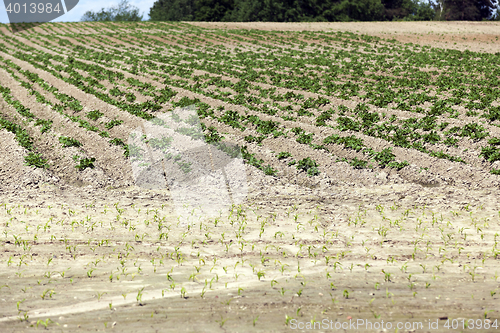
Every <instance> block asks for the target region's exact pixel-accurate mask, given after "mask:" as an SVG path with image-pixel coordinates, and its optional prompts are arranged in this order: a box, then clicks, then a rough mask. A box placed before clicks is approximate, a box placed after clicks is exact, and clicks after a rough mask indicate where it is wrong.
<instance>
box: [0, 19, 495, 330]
mask: <svg viewBox="0 0 500 333" xmlns="http://www.w3.org/2000/svg"><path fill="white" fill-rule="evenodd" d="M186 25H187V23H186ZM198 25H200V26H203V27H205V28H210V29H224V28H231V29H240V28H242V29H247V28H252V29H264V30H278V31H287V30H291V31H293V30H299V31H302V30H317V31H321V30H324V31H331V30H334V31H335V30H345V31H352V32H359V33H364V34H372V35H374V36H379V37H382V38H387V39H392V38H395V39H397V40H399V41H402V42H405V43H406V42H408V41H412V42H413V43H417V44H418V43H422V44H425V43H434V44H435V45H436V46H439V47H447V46H448V45H449V46H450V47H451V48H462V50H465V49H466V48H468V49H470V50H475V51H478V52H493V53H494V52H498V51H499V44H498V42H497V41H496V38H495V35H496V34H497V33H496V31H498V30H496V29H498V25H492V24H490V23H484V24H479V23H477V24H476V23H474V24H473V23H468V24H461V23H460V24H457V23H419V24H417V23H403V22H401V23H370V24H365V23H349V24H323V23H318V24H312V23H311V24H307V27H306V28H304V24H286V25H284V24H267V23H254V24H230V27H227V26H223V25H221V24H198ZM43 27H44V25H41V26H39V27H37V28H35V29H40V31H42V32H43V31H45V30H44V29H43ZM0 29H3V30H2V31H3V33H4V35H3V36H7V37H8V38H5V39H4V41H3V42H4V43H5V44H2V48H4V49H0V56H2V59H3V60H4V61H5V60H11V62H12V63H14V64H16V65H18V66H20V67H21V68H22V70H29V71H31V72H33V73H37V74H38V75H39V77H41V78H42V79H43V81H45V82H48V83H50V85H52V86H53V87H56V88H57V89H58V90H59V91H61V92H64V93H66V94H68V95H70V96H73V97H74V98H76V99H77V100H79V101H80V103H81V105H82V106H83V111H84V112H87V111H90V110H95V109H98V110H100V111H101V112H102V113H103V114H104V116H103V117H104V118H101V119H100V120H103V119H104V120H103V121H104V122H106V121H110V120H112V119H119V120H122V121H123V123H122V124H121V125H120V126H116V127H113V128H111V129H109V133H110V134H111V135H112V137H120V138H122V139H123V140H126V138H127V136H128V133H129V132H130V131H131V130H133V129H135V128H136V127H137V126H140V125H141V122H142V121H143V120H142V119H140V118H139V117H136V116H134V115H131V114H128V113H126V112H123V111H121V110H119V109H118V108H117V107H115V106H112V105H110V104H108V103H105V102H104V101H102V100H100V99H98V98H96V97H95V96H94V95H92V94H89V93H87V92H84V91H82V90H80V89H78V88H76V87H75V86H73V85H70V84H68V83H66V82H64V81H63V80H62V79H61V78H57V77H55V76H53V75H52V74H50V73H49V72H47V71H44V70H43V68H37V67H35V66H33V65H32V64H31V63H29V62H27V61H23V60H20V59H19V58H16V57H14V56H13V55H12V54H14V53H13V52H14V51H12V50H11V51H7V50H6V48H15V43H14V42H12V40H11V39H12V38H14V37H13V36H14V35H12V34H11V35H9V31H8V30H6V28H5V27H0ZM50 29H53V31H56V32H53V33H54V34H56V33H60V34H61V35H65V36H66V37H67V38H72V37H69V35H68V34H67V31H72V32H79V31H84V30H85V31H87V32H88V31H89V29H91V26H90V25H78V24H67V25H64V24H59V25H56V26H54V27H51V28H50ZM58 29H59V30H60V31H58V32H57V30H58ZM64 29H66V30H67V31H66V30H64ZM28 31H29V30H28ZM414 31H418V32H419V34H420V35H416V34H414V33H413V32H414ZM25 33H26V32H25ZM15 36H16V37H15V38H17V40H19V41H21V42H23V43H25V44H26V45H30V46H32V47H35V48H37V49H40V50H42V49H43V50H44V51H45V52H51V50H52V48H51V47H54V45H57V44H54V45H51V47H49V46H48V45H49V44H50V43H52V42H53V41H49V40H47V39H45V38H44V37H43V33H40V40H36V39H28V38H25V37H26V36H24V37H23V35H22V34H18V35H15ZM477 36H481V38H478V37H477ZM74 37H75V39H73V40H72V41H71V42H72V43H75V45H76V44H78V43H82V39H81V38H82V35H78V36H74ZM77 37H78V38H77ZM94 37H96V36H94V35H93V37H92V38H94ZM463 37H464V38H466V39H463ZM89 38H90V37H89ZM96 38H97V37H96ZM110 38H111V37H110ZM472 39H474V40H472ZM215 40H216V39H214V40H213V41H214V42H215ZM454 40H457V44H453V43H455V42H454ZM43 41H45V43H47V44H45V46H47V49H44V42H43ZM444 41H447V43H446V44H445V43H444ZM9 42H12V43H11V44H9ZM94 42H95V43H96V45H97V44H99V43H101V44H102V45H104V44H105V43H103V41H99V40H95V41H94ZM125 42H130V45H135V44H134V39H133V38H132V37H131V38H130V39H128V40H127V41H124V40H120V43H125ZM61 45H62V44H61ZM228 45H229V47H234V45H232V44H228ZM6 68H7V67H2V68H1V69H0V82H1V84H2V85H3V86H4V87H9V88H10V93H11V94H12V96H13V97H14V98H15V99H16V100H19V101H21V103H22V104H23V105H24V106H25V107H27V108H29V109H30V111H31V112H32V113H33V114H34V115H35V116H36V117H37V118H40V119H50V120H51V121H52V128H53V129H52V130H51V131H49V132H47V133H41V132H40V130H39V127H38V128H35V127H34V126H31V127H29V126H28V127H27V128H28V133H29V134H30V135H31V136H32V137H33V140H34V142H35V145H37V148H38V149H39V151H41V152H43V153H44V156H46V157H47V158H48V159H49V161H48V162H49V164H51V165H54V166H51V167H49V168H48V169H41V168H34V167H30V166H27V165H25V163H24V162H25V160H24V156H25V155H26V153H27V150H26V149H25V148H23V147H21V146H20V145H19V143H18V142H17V141H16V140H15V135H14V134H13V133H11V132H7V131H5V130H2V131H0V150H1V151H2V154H1V155H0V177H1V189H0V191H1V192H0V229H1V234H0V245H1V248H0V267H2V269H1V270H0V314H1V316H0V331H1V332H29V331H33V330H49V331H57V332H59V331H61V332H87V331H92V332H94V331H116V332H137V331H142V332H184V331H186V332H254V331H255V332H288V331H311V330H314V331H318V332H327V331H333V330H339V331H352V332H450V331H458V332H459V331H463V332H468V331H475V332H478V331H481V332H497V331H498V330H499V329H500V306H499V304H500V301H499V298H500V281H499V280H498V277H499V274H500V262H499V260H500V249H499V248H498V241H500V235H499V230H500V207H499V203H498V198H499V193H500V191H499V189H498V177H499V176H496V175H492V174H489V173H487V172H484V170H485V169H486V168H487V167H486V166H485V165H484V164H481V163H471V164H467V165H461V164H458V163H454V162H451V161H449V160H438V159H428V156H427V157H426V155H425V154H423V153H421V152H418V151H416V150H407V149H403V148H395V149H394V153H395V154H396V156H397V157H398V159H399V160H401V161H402V160H408V161H409V162H410V165H409V166H408V167H406V168H403V169H401V170H399V171H398V170H396V169H389V168H385V169H384V168H382V169H381V168H377V167H375V168H372V169H353V168H352V167H351V166H349V164H348V163H335V160H332V159H331V158H329V159H328V158H327V157H326V155H325V154H322V153H321V152H319V151H317V150H314V149H312V148H310V147H304V146H301V145H298V144H297V143H296V142H295V141H292V140H286V139H285V138H283V137H278V138H274V139H273V138H269V139H266V140H265V141H264V143H263V145H257V144H253V145H249V146H251V147H252V149H253V150H252V153H255V154H257V156H258V157H259V158H260V157H262V158H264V157H266V156H272V155H273V154H274V153H276V152H280V151H291V152H293V156H296V158H297V159H299V158H305V157H307V156H312V157H314V159H315V160H316V161H318V163H319V165H320V167H322V169H321V171H322V173H321V174H320V175H318V176H314V177H309V176H307V175H305V174H304V172H298V171H297V170H296V169H295V168H293V167H291V168H283V167H280V163H281V162H276V161H275V162H270V163H271V164H272V163H274V164H272V165H273V166H274V167H275V168H277V169H278V171H279V172H278V173H277V175H275V176H271V175H266V174H265V173H264V172H263V171H262V170H258V169H257V168H255V167H253V166H251V165H246V167H245V174H246V181H247V183H248V194H247V197H246V199H245V200H244V201H243V202H242V203H241V204H239V205H234V206H233V207H232V208H231V209H229V210H227V211H224V212H221V213H220V215H219V216H217V217H211V218H198V219H192V220H191V221H189V223H187V224H185V223H181V222H180V218H179V214H178V211H177V210H176V207H175V202H174V200H173V197H172V193H171V192H169V190H168V189H145V188H142V187H140V186H137V185H136V184H135V183H134V177H133V176H132V175H133V172H132V169H131V164H130V162H129V160H128V159H126V158H124V156H123V150H122V148H121V147H120V146H118V145H115V146H110V145H109V144H108V140H107V139H106V138H105V137H103V136H100V135H98V134H97V132H88V131H84V130H83V129H82V128H81V127H79V126H78V124H77V123H75V122H72V121H70V120H68V118H67V117H64V116H63V115H62V114H59V113H56V112H54V111H53V110H51V108H49V107H48V106H47V105H44V104H42V103H40V102H39V101H38V100H37V99H36V95H35V94H30V92H29V90H28V89H25V87H23V86H21V85H20V84H19V81H17V80H15V78H14V76H13V75H17V76H18V77H20V76H21V72H20V71H21V70H19V69H16V68H15V67H12V66H10V67H8V68H9V69H10V70H11V71H12V72H8V71H7V70H6ZM125 77H127V78H128V77H132V78H138V77H139V76H134V74H130V73H126V76H125ZM141 80H143V82H147V83H150V84H152V85H154V84H157V82H156V81H154V80H149V81H148V79H147V78H145V77H141ZM262 86H264V87H265V84H264V83H262ZM110 87H111V86H109V87H108V88H110ZM32 89H35V90H37V91H39V92H40V93H43V92H44V90H43V89H42V88H41V87H39V86H36V85H35V84H34V85H33V88H32ZM172 89H174V90H175V91H176V92H178V96H176V99H177V100H180V98H181V97H183V96H187V97H190V98H192V97H197V98H199V99H200V100H201V101H204V102H206V103H208V104H210V106H212V107H218V106H221V105H225V104H224V102H220V101H218V100H213V99H210V98H208V97H206V96H203V95H201V94H198V95H197V94H195V93H193V92H191V91H187V90H185V89H182V88H179V87H175V88H172ZM279 89H281V88H279ZM283 89H284V88H283ZM284 91H286V90H284ZM284 91H283V92H284ZM304 94H305V95H306V97H308V95H307V94H306V93H304ZM136 95H137V97H136V98H137V100H138V101H140V102H143V101H147V99H146V98H144V97H143V96H142V97H141V95H140V94H136ZM311 96H314V97H316V96H317V95H314V94H311ZM46 98H47V99H48V100H50V98H52V99H53V102H54V103H56V102H57V101H56V99H55V98H54V97H53V96H52V95H49V94H47V95H46ZM140 98H144V99H143V100H140ZM331 103H332V105H340V104H344V105H346V106H348V107H354V106H355V104H356V103H357V101H356V100H355V99H354V101H345V100H340V99H335V98H334V99H332V101H331ZM350 103H352V105H351V104H350ZM0 110H1V112H2V114H3V115H4V116H5V117H6V118H7V119H10V120H12V121H14V120H16V119H17V118H16V116H15V108H14V107H13V106H12V105H9V104H8V103H7V102H6V101H5V100H0ZM234 110H236V111H238V110H239V109H238V107H235V108H234ZM242 112H243V111H242ZM385 112H387V113H388V116H390V115H392V114H396V115H398V116H399V115H401V114H403V113H404V111H398V110H394V109H386V110H385ZM250 114H251V112H250ZM266 117H267V118H266ZM261 118H262V119H264V120H272V119H276V118H278V117H274V118H273V116H266V115H264V116H262V114H261ZM465 119H466V118H463V117H462V118H458V119H451V120H449V121H451V122H454V124H456V125H459V124H460V123H461V122H463V121H465ZM299 120H300V121H301V123H300V125H301V127H302V128H304V129H305V130H306V131H307V132H310V133H315V134H316V135H317V136H320V135H330V134H334V133H336V132H335V130H333V129H331V128H318V127H315V126H313V124H312V123H311V122H310V121H308V120H307V119H303V118H300V119H299ZM210 121H212V120H207V121H206V123H207V126H208V125H210ZM284 124H285V125H286V126H287V127H292V126H294V122H292V121H289V123H288V122H286V121H285V122H284ZM217 128H218V129H219V131H220V132H221V133H224V134H225V135H226V136H227V137H228V138H234V141H235V142H237V143H242V142H244V141H243V139H242V138H238V137H237V135H238V133H237V132H238V130H236V129H234V128H232V127H230V126H226V125H224V124H219V125H218V126H217ZM488 129H489V130H490V131H491V132H492V133H496V132H498V127H495V126H490V127H488ZM249 131H251V130H249ZM328 131H330V132H331V133H330V132H328ZM245 133H249V134H252V133H253V134H254V135H258V134H257V133H256V132H255V131H254V132H245ZM249 134H246V135H249ZM59 135H65V136H71V137H73V138H75V139H77V140H79V141H80V142H81V143H82V144H83V148H81V147H68V148H62V147H61V145H60V143H59V141H58V140H57V136H59ZM363 138H364V140H365V141H366V142H369V145H370V146H371V147H375V148H376V147H381V148H383V147H384V145H386V143H384V142H382V140H379V139H376V138H371V137H368V136H366V137H363ZM238 140H239V141H238ZM464 144H468V145H470V146H467V147H468V148H470V149H471V150H473V148H477V147H476V146H474V144H471V143H466V142H464ZM461 148H463V147H461ZM462 150H463V149H456V151H453V150H452V151H451V152H452V153H456V154H458V155H459V156H461V157H462V158H464V159H470V161H472V160H473V159H474V158H476V157H477V156H476V155H477V154H478V153H477V154H476V155H474V154H473V153H471V155H467V154H466V153H465V152H463V151H462ZM331 152H333V153H334V154H336V155H337V156H340V157H350V158H352V157H354V156H358V155H356V152H353V151H349V150H347V149H345V148H342V147H340V146H336V147H332V150H331ZM75 154H84V155H85V156H95V157H96V160H97V162H96V166H95V167H94V168H86V169H84V170H81V171H80V170H78V169H77V168H75V167H74V165H75V164H74V161H73V159H72V157H71V156H73V155H75Z"/></svg>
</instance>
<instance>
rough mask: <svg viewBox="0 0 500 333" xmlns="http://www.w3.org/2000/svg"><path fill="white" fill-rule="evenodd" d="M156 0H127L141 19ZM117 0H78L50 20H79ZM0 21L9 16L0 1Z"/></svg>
mask: <svg viewBox="0 0 500 333" xmlns="http://www.w3.org/2000/svg"><path fill="white" fill-rule="evenodd" d="M155 1H156V0H129V4H130V5H132V6H135V7H137V8H139V12H140V13H141V14H144V16H143V20H148V19H149V15H148V14H149V9H150V8H151V7H153V4H154V3H155ZM11 2H12V3H15V2H16V1H15V0H11ZM19 2H23V3H24V2H28V3H30V2H29V1H19ZM36 2H37V3H38V2H43V1H40V0H36ZM119 2H120V1H119V0H114V1H110V2H108V1H99V0H80V1H79V2H78V4H77V5H76V6H75V8H73V9H72V10H70V11H69V12H67V13H66V14H64V15H62V16H60V17H58V18H56V19H54V20H53V21H51V22H79V21H80V19H81V18H82V16H83V14H84V13H85V12H86V11H89V10H91V11H94V12H98V11H100V10H101V8H103V7H104V8H109V7H115V6H118V3H119ZM0 23H9V17H8V16H7V11H6V10H5V5H4V4H3V3H2V2H0Z"/></svg>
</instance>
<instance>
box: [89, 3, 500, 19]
mask: <svg viewBox="0 0 500 333" xmlns="http://www.w3.org/2000/svg"><path fill="white" fill-rule="evenodd" d="M149 17H150V19H149V20H150V21H208V22H256V21H261V22H348V21H397V20H402V21H430V20H452V21H456V20H463V21H481V20H500V15H499V11H498V9H497V0H433V1H430V0H427V2H426V1H425V0H355V1H353V0H157V1H156V2H155V3H154V4H153V7H151V8H150V10H149ZM142 19H143V15H139V10H138V8H136V7H134V6H130V5H129V4H128V0H121V2H120V4H119V5H118V7H110V8H108V9H105V8H102V9H101V11H99V12H93V11H88V12H86V13H85V14H84V16H83V17H82V21H141V20H142Z"/></svg>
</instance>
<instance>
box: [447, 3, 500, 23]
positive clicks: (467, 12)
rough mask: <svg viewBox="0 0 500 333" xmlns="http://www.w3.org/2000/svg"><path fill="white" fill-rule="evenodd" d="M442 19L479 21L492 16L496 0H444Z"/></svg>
mask: <svg viewBox="0 0 500 333" xmlns="http://www.w3.org/2000/svg"><path fill="white" fill-rule="evenodd" d="M443 2H444V9H443V14H444V19H445V20H448V21H458V20H460V21H480V20H483V19H489V18H491V17H492V14H493V10H494V9H495V8H497V1H496V0H444V1H443Z"/></svg>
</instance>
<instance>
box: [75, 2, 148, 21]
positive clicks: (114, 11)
mask: <svg viewBox="0 0 500 333" xmlns="http://www.w3.org/2000/svg"><path fill="white" fill-rule="evenodd" d="M142 17H143V15H139V8H137V7H135V6H131V5H130V4H129V3H128V0H121V2H120V3H119V4H118V6H117V7H109V8H108V9H105V8H101V11H100V12H93V11H90V10H89V11H87V12H85V14H83V16H82V18H81V19H80V20H81V21H87V22H88V21H142Z"/></svg>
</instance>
